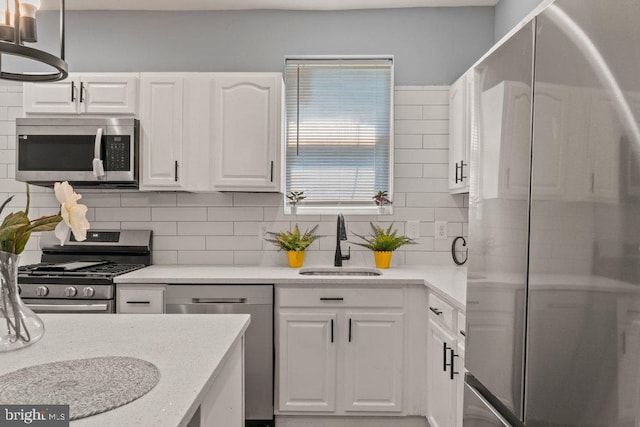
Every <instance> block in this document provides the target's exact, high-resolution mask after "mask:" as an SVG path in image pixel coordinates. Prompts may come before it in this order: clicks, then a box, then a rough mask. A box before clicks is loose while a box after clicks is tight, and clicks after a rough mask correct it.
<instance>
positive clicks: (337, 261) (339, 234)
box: [333, 214, 351, 267]
mask: <svg viewBox="0 0 640 427" xmlns="http://www.w3.org/2000/svg"><path fill="white" fill-rule="evenodd" d="M343 240H347V226H346V225H345V223H344V216H343V215H342V214H339V215H338V222H337V226H336V254H335V257H334V263H333V265H335V266H336V267H342V261H348V260H349V259H351V248H349V253H348V254H347V255H342V249H341V248H340V242H341V241H343Z"/></svg>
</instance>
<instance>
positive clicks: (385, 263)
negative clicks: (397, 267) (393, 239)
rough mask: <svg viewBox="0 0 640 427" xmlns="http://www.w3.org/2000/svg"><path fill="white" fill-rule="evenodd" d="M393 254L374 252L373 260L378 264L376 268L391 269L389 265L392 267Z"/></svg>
mask: <svg viewBox="0 0 640 427" xmlns="http://www.w3.org/2000/svg"><path fill="white" fill-rule="evenodd" d="M391 254H393V252H383V251H374V252H373V259H374V260H375V262H376V268H389V265H391Z"/></svg>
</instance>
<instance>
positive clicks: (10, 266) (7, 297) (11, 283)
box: [0, 251, 44, 353]
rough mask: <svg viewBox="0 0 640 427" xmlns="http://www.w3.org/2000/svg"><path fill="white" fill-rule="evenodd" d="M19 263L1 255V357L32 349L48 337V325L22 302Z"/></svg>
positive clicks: (10, 256)
mask: <svg viewBox="0 0 640 427" xmlns="http://www.w3.org/2000/svg"><path fill="white" fill-rule="evenodd" d="M18 260H19V256H18V255H15V254H10V253H7V252H2V251H0V353H3V352H6V351H12V350H18V349H21V348H25V347H28V346H30V345H31V344H33V343H35V342H37V341H38V340H39V339H40V338H42V336H43V335H44V323H42V320H41V319H40V317H39V316H38V315H37V314H35V313H34V312H33V311H32V310H31V309H30V308H29V307H27V306H26V305H24V303H23V302H22V298H20V294H19V291H18Z"/></svg>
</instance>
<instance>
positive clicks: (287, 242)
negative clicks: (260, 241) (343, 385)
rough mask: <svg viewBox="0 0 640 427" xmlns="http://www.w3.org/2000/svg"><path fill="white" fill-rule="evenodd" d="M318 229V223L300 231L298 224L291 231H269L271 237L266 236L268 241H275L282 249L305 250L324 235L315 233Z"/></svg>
mask: <svg viewBox="0 0 640 427" xmlns="http://www.w3.org/2000/svg"><path fill="white" fill-rule="evenodd" d="M317 229H318V225H317V224H316V225H315V226H314V227H313V228H311V229H310V230H305V232H304V233H300V229H299V228H298V224H296V226H295V227H294V228H293V230H291V231H279V232H277V233H274V232H271V231H268V232H267V234H268V235H269V236H271V237H266V238H265V240H266V241H267V242H270V243H273V244H274V245H276V246H277V247H278V248H280V250H282V251H296V252H300V251H304V250H305V249H307V248H308V247H309V245H311V244H312V243H313V242H315V241H316V240H318V239H319V238H320V237H322V236H318V235H317V234H315V232H316V230H317Z"/></svg>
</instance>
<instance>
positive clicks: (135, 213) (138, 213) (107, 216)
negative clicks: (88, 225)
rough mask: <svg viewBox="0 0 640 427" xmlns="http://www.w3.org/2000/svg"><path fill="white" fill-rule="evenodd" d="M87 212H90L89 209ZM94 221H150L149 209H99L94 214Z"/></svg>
mask: <svg viewBox="0 0 640 427" xmlns="http://www.w3.org/2000/svg"><path fill="white" fill-rule="evenodd" d="M89 210H91V208H90V209H89ZM95 219H96V221H151V209H150V208H120V207H117V208H99V209H98V211H97V212H96V215H95ZM90 221H91V220H90Z"/></svg>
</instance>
